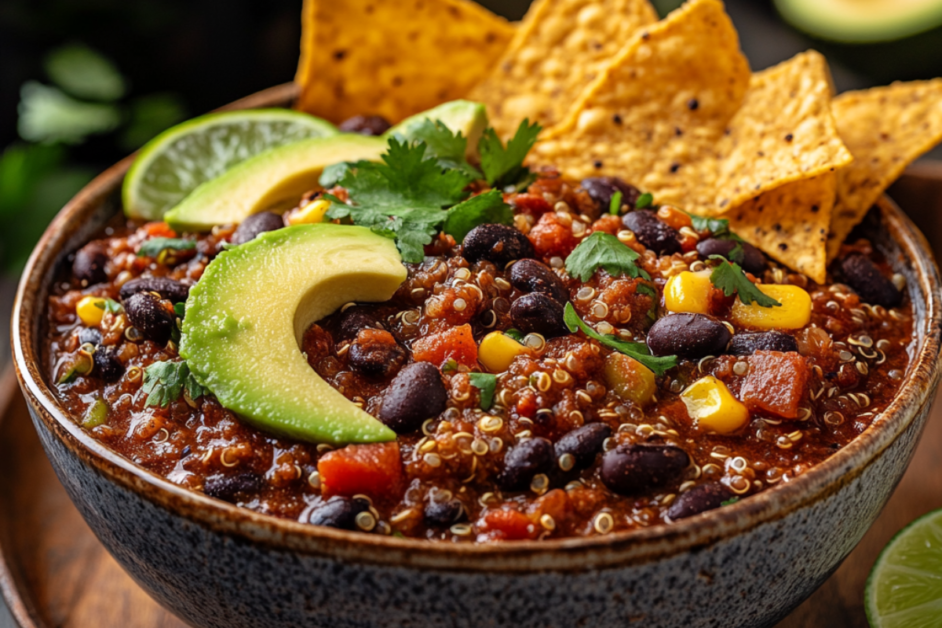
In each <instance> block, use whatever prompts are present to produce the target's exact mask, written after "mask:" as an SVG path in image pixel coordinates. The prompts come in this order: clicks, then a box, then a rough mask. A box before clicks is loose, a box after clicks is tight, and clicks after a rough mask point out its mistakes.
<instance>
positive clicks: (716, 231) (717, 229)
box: [687, 214, 743, 242]
mask: <svg viewBox="0 0 942 628" xmlns="http://www.w3.org/2000/svg"><path fill="white" fill-rule="evenodd" d="M687 215H688V216H690V222H691V223H692V224H693V228H694V229H695V230H696V231H709V232H710V234H711V235H712V236H713V237H714V238H719V239H720V240H736V241H737V242H742V241H743V239H742V238H740V237H739V236H738V235H736V234H735V233H733V232H732V231H730V229H729V220H727V219H726V218H705V217H703V216H695V215H694V214H687Z"/></svg>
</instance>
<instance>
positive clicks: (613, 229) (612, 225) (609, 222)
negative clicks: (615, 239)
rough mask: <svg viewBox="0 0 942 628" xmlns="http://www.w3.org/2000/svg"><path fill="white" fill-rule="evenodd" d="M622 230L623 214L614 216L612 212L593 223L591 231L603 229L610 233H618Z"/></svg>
mask: <svg viewBox="0 0 942 628" xmlns="http://www.w3.org/2000/svg"><path fill="white" fill-rule="evenodd" d="M621 230H622V224H621V216H613V215H612V214H605V215H604V216H602V217H601V218H599V219H598V220H596V221H595V222H593V223H592V228H591V229H590V230H589V231H590V232H591V233H595V232H596V231H602V232H604V233H607V234H609V235H618V232H619V231H621Z"/></svg>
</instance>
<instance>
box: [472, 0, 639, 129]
mask: <svg viewBox="0 0 942 628" xmlns="http://www.w3.org/2000/svg"><path fill="white" fill-rule="evenodd" d="M656 21H657V12H656V11H655V10H654V8H653V7H652V6H651V5H650V4H649V3H648V1H647V0H537V1H536V2H535V3H534V4H533V6H531V7H530V10H529V11H528V12H527V14H526V16H525V17H524V18H523V22H522V23H521V24H520V28H519V29H518V30H517V34H516V36H515V37H514V39H513V41H512V42H511V44H510V46H509V47H508V49H507V51H506V52H505V53H504V56H503V58H502V59H501V60H500V63H498V64H497V66H496V67H495V69H494V70H493V72H492V73H491V74H490V75H489V76H488V77H487V78H486V79H485V80H484V82H483V83H481V84H480V85H478V86H477V87H475V88H474V90H473V91H472V92H471V95H470V96H469V98H471V99H472V100H476V101H479V102H482V103H484V104H485V105H486V106H487V112H488V116H489V117H490V121H491V125H492V126H493V127H494V129H495V130H496V131H497V133H498V135H501V136H502V137H509V136H511V135H513V132H514V131H515V130H516V128H517V125H518V124H520V121H521V120H523V119H524V118H529V119H530V121H531V122H539V123H540V124H541V125H543V128H549V127H551V126H553V125H554V124H557V123H558V122H560V121H561V120H562V119H563V118H564V117H565V116H566V114H567V113H568V112H569V109H570V107H572V105H573V103H574V102H575V101H576V99H577V98H578V97H579V95H580V94H581V93H582V91H583V89H585V88H586V87H587V86H588V85H589V84H590V83H591V82H592V81H593V80H594V79H595V78H597V77H598V76H599V74H601V73H602V71H603V70H604V69H605V66H606V65H607V64H608V63H609V62H610V61H611V60H612V58H614V57H615V55H616V54H617V53H618V51H619V50H621V49H622V48H623V47H624V46H625V44H626V42H628V41H629V40H630V39H631V36H632V35H634V34H635V32H636V31H637V30H638V29H639V28H641V27H643V26H647V25H648V24H653V23H654V22H656Z"/></svg>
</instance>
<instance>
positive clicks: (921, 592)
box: [865, 510, 942, 628]
mask: <svg viewBox="0 0 942 628" xmlns="http://www.w3.org/2000/svg"><path fill="white" fill-rule="evenodd" d="M865 599H866V606H867V619H868V620H869V621H870V626H871V627H872V628H904V627H905V628H930V627H932V628H935V627H937V626H940V625H942V510H936V511H933V512H930V513H929V514H927V515H924V516H922V517H920V518H919V519H916V520H915V521H914V522H912V523H911V524H909V525H908V526H906V527H905V528H903V530H902V531H900V532H899V533H898V534H897V535H896V536H895V537H893V540H892V541H890V544H889V545H887V546H886V548H885V549H884V550H883V552H882V553H881V554H880V557H879V558H877V562H876V564H875V565H874V566H873V571H871V572H870V578H869V579H868V580H867V591H866V594H865Z"/></svg>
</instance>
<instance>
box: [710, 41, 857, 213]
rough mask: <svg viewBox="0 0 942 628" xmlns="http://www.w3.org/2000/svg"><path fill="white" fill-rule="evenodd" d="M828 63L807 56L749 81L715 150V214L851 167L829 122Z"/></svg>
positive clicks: (808, 53)
mask: <svg viewBox="0 0 942 628" xmlns="http://www.w3.org/2000/svg"><path fill="white" fill-rule="evenodd" d="M832 91H833V90H832V87H831V76H830V72H829V70H828V66H827V62H826V61H825V60H824V57H822V56H821V55H820V54H818V53H817V52H815V51H813V50H811V51H808V52H803V53H801V54H798V55H796V56H794V57H792V58H791V59H789V60H788V61H785V62H783V63H780V64H778V65H777V66H774V67H772V68H769V69H768V70H765V71H763V72H759V73H757V74H755V75H754V76H753V77H752V81H751V83H750V85H749V91H748V92H746V97H745V100H744V101H743V105H742V108H741V109H740V110H739V111H738V112H737V113H736V115H735V116H734V117H733V120H732V122H730V125H729V132H728V133H727V135H726V136H725V137H724V138H723V139H722V141H721V142H720V145H719V150H718V160H719V161H718V168H719V179H718V182H717V198H716V210H717V211H718V212H725V211H727V210H728V209H730V208H733V207H737V206H739V205H742V204H743V203H747V202H749V201H751V199H753V198H754V197H756V196H757V195H759V194H762V193H764V192H768V191H770V190H774V189H775V188H777V187H779V186H782V185H786V184H788V183H791V182H793V181H801V180H804V179H810V178H812V177H815V176H818V175H821V174H824V173H827V172H834V171H835V170H836V169H837V168H840V167H841V166H844V165H846V164H848V163H850V162H851V161H852V159H853V158H852V157H851V154H850V151H848V150H847V148H846V147H845V146H844V143H843V142H842V141H841V138H840V137H839V136H838V133H837V128H836V126H835V124H834V118H833V117H832V116H831V93H832Z"/></svg>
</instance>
